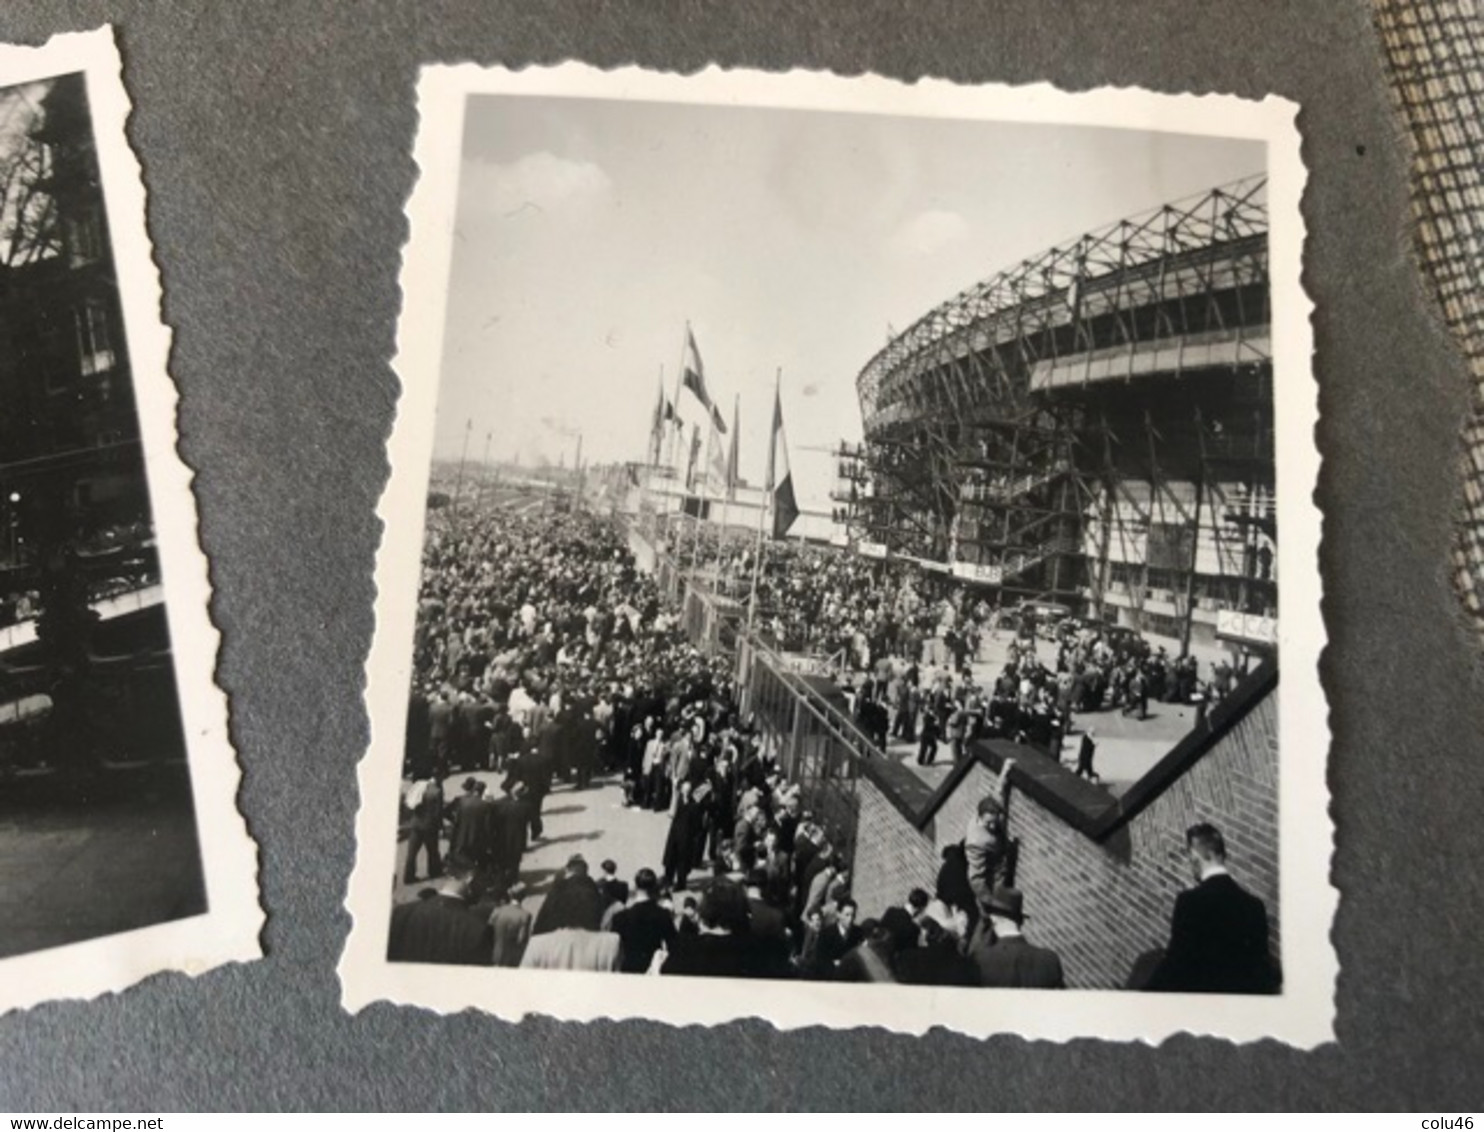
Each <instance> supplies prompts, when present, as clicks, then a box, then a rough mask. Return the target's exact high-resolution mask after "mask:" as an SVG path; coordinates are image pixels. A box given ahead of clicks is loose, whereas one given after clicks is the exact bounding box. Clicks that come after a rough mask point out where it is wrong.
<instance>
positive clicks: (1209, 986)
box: [1149, 822, 1283, 994]
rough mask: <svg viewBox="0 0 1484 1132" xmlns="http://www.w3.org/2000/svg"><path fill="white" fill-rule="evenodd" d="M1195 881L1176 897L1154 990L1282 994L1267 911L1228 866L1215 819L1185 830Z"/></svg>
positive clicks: (1152, 984) (1155, 975)
mask: <svg viewBox="0 0 1484 1132" xmlns="http://www.w3.org/2000/svg"><path fill="white" fill-rule="evenodd" d="M1185 845H1186V848H1187V850H1188V851H1189V853H1190V867H1191V872H1192V873H1193V875H1194V876H1195V878H1196V882H1197V883H1196V886H1195V887H1194V888H1190V889H1186V891H1184V892H1182V893H1181V894H1180V895H1179V896H1177V897H1176V898H1175V913H1174V916H1173V917H1172V918H1171V921H1170V942H1169V946H1167V947H1166V948H1165V957H1164V960H1163V961H1162V962H1161V963H1160V964H1159V966H1158V967H1157V968H1156V969H1155V971H1154V974H1153V976H1152V977H1151V979H1150V981H1149V989H1150V990H1160V991H1186V992H1207V993H1214V994H1277V993H1278V991H1279V990H1280V989H1281V987H1282V984H1283V980H1282V975H1281V974H1280V972H1279V970H1278V967H1277V965H1276V964H1275V963H1274V962H1273V959H1272V955H1271V953H1270V952H1269V950H1268V912H1267V908H1265V907H1264V906H1263V902H1262V901H1261V900H1259V899H1258V898H1257V897H1255V896H1253V895H1252V894H1251V893H1249V892H1247V891H1246V890H1244V889H1243V888H1242V886H1241V885H1239V884H1238V883H1237V882H1236V881H1235V880H1233V879H1232V877H1231V874H1230V873H1228V872H1227V871H1226V841H1225V839H1224V838H1223V837H1222V836H1221V831H1220V830H1219V829H1217V828H1216V827H1215V826H1214V825H1211V824H1209V823H1207V822H1201V823H1200V824H1199V825H1193V826H1191V827H1190V828H1189V829H1187V830H1186V831H1185Z"/></svg>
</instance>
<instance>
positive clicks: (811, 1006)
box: [341, 66, 1336, 1045]
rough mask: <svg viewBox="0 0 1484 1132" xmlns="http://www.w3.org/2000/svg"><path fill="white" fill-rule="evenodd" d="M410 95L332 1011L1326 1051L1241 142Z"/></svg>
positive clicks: (1282, 123) (1272, 296)
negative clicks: (347, 874) (471, 1011)
mask: <svg viewBox="0 0 1484 1132" xmlns="http://www.w3.org/2000/svg"><path fill="white" fill-rule="evenodd" d="M419 93H420V99H419V112H420V115H421V126H420V131H419V135H418V141H417V148H416V150H415V154H414V156H415V158H416V160H417V162H418V166H419V169H420V170H421V176H420V180H419V182H418V185H417V188H416V190H415V192H414V195H413V198H412V200H411V202H410V204H409V206H408V216H409V220H410V224H411V237H410V241H409V244H408V247H407V251H406V253H405V260H404V265H403V281H402V292H403V299H404V308H403V315H402V321H401V324H400V326H399V338H398V356H397V360H396V368H397V370H398V373H399V375H400V377H401V379H402V382H403V392H402V400H401V403H400V406H399V410H398V420H397V425H396V429H395V432H394V435H393V437H392V441H391V445H390V449H389V452H390V458H391V462H392V469H393V470H392V479H391V482H390V484H389V486H388V489H387V494H386V496H385V497H384V499H383V503H382V511H381V518H382V520H383V523H384V529H385V534H384V542H383V546H382V549H381V552H380V558H379V562H378V576H377V585H378V593H379V598H378V607H377V613H378V627H377V635H376V640H375V642H374V644H373V648H372V653H371V657H370V660H369V662H368V680H367V685H368V690H367V703H368V710H369V713H370V717H371V720H372V746H371V750H370V752H369V754H368V756H367V758H366V760H365V762H364V764H363V767H362V771H361V786H362V810H361V816H360V819H359V823H358V854H357V867H356V872H355V874H354V876H353V878H352V881H351V888H350V895H349V899H348V907H349V909H350V911H351V912H352V914H353V916H354V918H355V926H354V929H353V933H352V936H351V939H350V942H349V944H348V946H347V951H346V954H345V956H344V958H343V960H342V966H341V976H342V985H343V987H344V991H345V1001H346V1003H347V1005H348V1006H350V1007H351V1008H353V1009H355V1008H359V1007H360V1006H362V1005H365V1004H368V1003H370V1002H374V1001H378V1000H382V999H390V1000H393V1001H399V1002H411V1003H417V1004H420V1005H424V1006H431V1007H434V1008H436V1009H440V1010H458V1009H462V1008H465V1007H476V1008H479V1009H483V1010H487V1011H490V1012H493V1013H496V1014H499V1015H501V1016H504V1017H519V1016H520V1015H521V1014H523V1013H528V1012H535V1013H546V1014H552V1015H555V1016H557V1017H563V1018H594V1017H646V1018H654V1019H659V1020H666V1021H673V1022H678V1023H686V1022H717V1021H724V1020H727V1019H730V1018H737V1017H750V1016H757V1017H762V1018H766V1019H769V1020H772V1021H773V1022H774V1023H776V1024H777V1025H780V1026H799V1025H810V1024H823V1025H831V1026H850V1025H863V1024H869V1025H880V1026H886V1027H889V1028H893V1029H898V1030H904V1031H909V1032H921V1031H923V1030H925V1029H927V1028H929V1027H931V1026H934V1025H942V1026H947V1027H950V1028H954V1029H958V1030H961V1031H963V1032H967V1033H974V1034H987V1033H991V1032H997V1031H1010V1032H1018V1033H1021V1034H1024V1035H1026V1036H1028V1037H1052V1038H1069V1037H1075V1036H1102V1037H1142V1038H1147V1039H1150V1040H1157V1039H1159V1038H1162V1037H1164V1036H1167V1035H1168V1034H1170V1033H1175V1032H1179V1031H1191V1032H1198V1033H1212V1034H1217V1035H1220V1036H1225V1037H1229V1038H1233V1039H1237V1040H1253V1039H1257V1038H1263V1037H1276V1038H1279V1039H1281V1040H1285V1041H1289V1042H1293V1043H1295V1044H1301V1045H1313V1044H1315V1043H1317V1042H1319V1041H1322V1040H1325V1038H1326V1037H1327V1036H1328V1035H1329V1033H1330V1032H1331V1027H1332V1019H1333V1007H1332V999H1333V990H1334V978H1335V973H1336V971H1335V963H1334V957H1333V952H1332V949H1331V948H1330V945H1329V943H1328V932H1329V924H1330V917H1331V914H1332V911H1333V906H1334V894H1333V891H1332V890H1331V889H1330V888H1329V886H1328V882H1327V879H1326V877H1327V869H1328V853H1329V825H1328V817H1327V813H1326V805H1327V795H1326V793H1325V786H1324V765H1325V760H1326V757H1327V750H1328V736H1327V732H1326V729H1325V708H1324V701H1323V696H1322V693H1321V692H1320V690H1319V684H1318V673H1317V663H1318V656H1319V652H1320V649H1321V648H1322V645H1323V629H1322V624H1321V622H1320V620H1319V612H1318V598H1319V578H1318V559H1317V550H1318V535H1319V517H1318V512H1317V510H1316V509H1315V508H1314V505H1313V502H1312V492H1313V490H1314V486H1315V482H1316V477H1317V473H1318V456H1317V453H1316V452H1315V450H1314V447H1313V442H1312V427H1313V423H1314V420H1315V419H1316V400H1317V391H1316V387H1315V383H1314V380H1313V376H1312V373H1311V369H1310V364H1309V354H1310V346H1309V327H1308V313H1309V305H1308V302H1307V300H1306V299H1305V298H1304V295H1303V292H1302V290H1301V288H1300V286H1299V264H1300V252H1301V247H1302V239H1303V231H1302V225H1301V221H1300V218H1299V214H1298V198H1299V194H1300V192H1301V190H1302V184H1303V174H1302V167H1301V165H1300V164H1299V158H1298V135H1297V133H1296V131H1295V129H1294V107H1292V106H1291V105H1289V104H1286V103H1281V102H1278V101H1275V100H1268V101H1266V102H1264V103H1252V102H1244V101H1241V100H1238V99H1226V98H1206V99H1191V98H1183V97H1178V96H1165V95H1153V94H1148V93H1145V92H1141V91H1137V90H1122V91H1116V92H1114V91H1095V92H1090V93H1086V94H1077V95H1072V94H1064V93H1062V92H1059V91H1054V90H1051V89H1050V88H1041V87H1037V88H988V87H980V88H969V87H955V86H952V85H950V84H944V83H922V84H917V85H915V86H913V87H906V86H902V85H900V84H897V83H894V82H888V81H885V80H881V79H875V78H871V77H866V78H860V79H842V78H836V77H831V76H820V75H804V74H793V75H787V76H769V75H761V74H747V73H723V72H719V71H714V70H713V71H708V72H705V73H703V74H701V75H698V76H690V77H680V76H674V75H659V74H652V73H647V72H640V71H632V70H629V71H619V72H597V71H593V70H589V69H587V68H583V67H578V66H568V67H563V68H553V69H547V70H539V69H537V70H530V71H525V72H521V73H519V74H516V73H511V72H504V71H499V70H488V71H486V70H480V69H478V68H474V67H462V68H429V69H426V70H425V71H424V75H423V79H422V83H421V85H420V88H419ZM1280 533H1281V535H1282V541H1281V544H1280V537H1279V536H1280ZM1280 589H1281V591H1282V597H1283V607H1282V608H1283V612H1282V616H1281V617H1280V613H1279V608H1280V607H1279V594H1280ZM1280 658H1281V662H1282V669H1283V672H1284V680H1283V684H1282V689H1281V694H1280V686H1279V670H1280Z"/></svg>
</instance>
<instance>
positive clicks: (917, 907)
mask: <svg viewBox="0 0 1484 1132" xmlns="http://www.w3.org/2000/svg"><path fill="white" fill-rule="evenodd" d="M929 899H930V898H929V896H928V894H927V892H926V891H925V890H924V889H921V888H914V889H913V890H912V891H911V892H909V893H907V907H908V908H911V909H912V911H913V912H914V913H916V912H921V911H922V910H923V909H924V908H926V907H927V906H928V900H929Z"/></svg>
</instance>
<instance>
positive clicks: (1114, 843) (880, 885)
mask: <svg viewBox="0 0 1484 1132" xmlns="http://www.w3.org/2000/svg"><path fill="white" fill-rule="evenodd" d="M981 757H984V758H986V760H987V761H988V762H993V759H992V758H989V757H988V755H985V756H981ZM1035 757H1037V756H1034V755H1026V756H1025V760H1026V761H1027V762H1029V761H1030V760H1032V759H1033V758H1035ZM1044 762H1045V763H1047V764H1049V765H1048V767H1043V768H1039V769H1040V771H1041V773H1042V775H1043V777H1054V776H1055V775H1056V774H1058V773H1064V772H1061V771H1059V770H1058V769H1057V768H1056V767H1055V764H1052V763H1051V760H1049V759H1046V760H1044ZM1277 765H1278V754H1277V697H1276V696H1275V695H1273V694H1268V695H1266V696H1264V697H1263V698H1262V699H1261V700H1260V701H1258V702H1257V703H1256V704H1255V705H1254V706H1253V708H1252V709H1251V710H1250V711H1248V712H1247V713H1246V714H1245V715H1243V716H1242V717H1241V719H1240V720H1238V721H1237V722H1236V723H1235V724H1234V725H1233V726H1232V727H1231V729H1230V730H1228V731H1227V732H1226V733H1225V734H1224V735H1222V736H1221V737H1220V738H1219V739H1217V740H1216V741H1215V742H1214V744H1212V745H1211V746H1210V747H1209V749H1207V750H1205V751H1204V753H1203V754H1201V755H1200V757H1199V758H1198V759H1197V760H1196V761H1194V762H1193V763H1192V764H1190V765H1188V766H1186V767H1184V768H1183V769H1182V770H1181V772H1180V773H1179V774H1178V775H1177V776H1175V777H1174V778H1173V779H1172V780H1171V781H1170V782H1168V784H1167V785H1166V786H1165V787H1164V788H1163V789H1162V790H1161V791H1160V792H1159V793H1158V794H1157V795H1156V796H1154V798H1153V800H1152V801H1150V802H1148V804H1147V805H1146V806H1145V807H1144V808H1143V809H1142V810H1140V811H1139V812H1137V813H1136V814H1135V815H1134V816H1133V817H1132V818H1130V819H1128V820H1127V822H1126V823H1122V824H1119V825H1118V826H1117V827H1116V828H1115V829H1114V831H1113V832H1112V833H1111V834H1108V835H1106V836H1104V837H1103V838H1102V840H1094V838H1093V837H1091V836H1089V835H1088V833H1087V832H1086V831H1084V830H1083V829H1081V828H1078V826H1077V825H1076V824H1075V823H1074V822H1072V821H1069V820H1068V818H1067V816H1066V814H1065V813H1064V812H1056V811H1055V810H1054V809H1053V808H1050V807H1048V805H1047V804H1046V802H1045V801H1043V800H1038V798H1037V797H1036V796H1034V795H1033V793H1029V792H1027V791H1026V790H1024V789H1013V790H1012V797H1011V802H1010V834H1011V836H1012V837H1014V838H1016V839H1017V840H1018V841H1019V842H1020V854H1019V860H1018V866H1017V875H1016V883H1017V884H1018V886H1019V887H1020V888H1021V890H1022V891H1023V892H1024V893H1025V900H1026V912H1027V914H1028V916H1029V917H1030V918H1029V921H1028V923H1027V928H1026V931H1027V935H1029V936H1030V938H1031V939H1032V940H1033V941H1035V942H1037V943H1040V944H1043V945H1045V946H1047V947H1050V948H1052V949H1053V950H1055V951H1056V952H1057V953H1058V954H1060V956H1061V958H1062V963H1063V966H1064V968H1065V970H1066V975H1067V981H1068V983H1069V984H1070V985H1072V986H1075V987H1121V986H1123V985H1124V983H1125V982H1126V980H1127V978H1128V975H1129V972H1130V970H1131V969H1132V967H1133V964H1134V962H1135V960H1136V959H1137V958H1138V956H1139V955H1140V954H1141V953H1142V952H1144V951H1147V950H1149V949H1150V948H1154V947H1161V946H1163V945H1164V943H1165V941H1166V940H1167V938H1168V935H1169V923H1170V913H1171V911H1172V909H1173V907H1174V902H1175V897H1176V895H1178V893H1179V892H1180V891H1181V890H1183V889H1184V888H1186V887H1187V886H1188V885H1189V884H1190V883H1191V878H1190V876H1189V873H1188V870H1187V865H1186V858H1185V843H1184V834H1185V830H1186V828H1187V827H1188V826H1190V825H1193V824H1194V823H1196V822H1199V821H1209V822H1212V823H1213V824H1215V825H1216V826H1217V827H1218V828H1219V829H1220V830H1221V831H1222V833H1223V834H1224V835H1225V837H1226V842H1227V852H1228V866H1229V868H1230V870H1231V872H1232V875H1233V876H1234V877H1235V878H1236V879H1237V881H1238V882H1239V883H1240V884H1241V885H1242V886H1243V887H1245V888H1246V889H1247V890H1248V891H1249V892H1252V893H1253V894H1254V895H1256V896H1258V897H1259V898H1260V899H1261V900H1262V901H1263V902H1264V903H1265V904H1266V905H1267V908H1268V916H1269V923H1270V926H1271V928H1270V930H1271V934H1272V944H1273V949H1274V954H1275V955H1276V954H1280V952H1279V950H1278V944H1279V925H1278V919H1277V911H1278V870H1277V844H1278V834H1277V802H1278V793H1277ZM996 779H997V774H996V770H995V767H994V766H992V765H986V763H985V762H977V761H976V762H975V763H974V764H973V765H972V766H971V767H969V768H968V769H967V772H966V773H964V774H963V776H962V778H960V779H959V780H958V781H957V783H956V784H955V785H953V786H952V787H951V789H950V791H949V793H947V794H946V796H943V797H939V798H937V799H935V800H934V803H933V805H934V809H933V811H932V817H931V819H930V820H927V821H926V822H922V823H916V822H914V821H913V820H912V819H911V818H910V817H909V816H908V814H906V813H904V812H903V807H901V806H899V805H896V804H894V803H893V801H892V799H891V798H890V797H889V796H888V793H887V792H886V791H885V790H883V789H882V788H881V786H880V785H878V784H877V783H874V782H871V781H868V780H862V781H861V783H860V789H859V796H860V836H859V839H858V841H857V844H856V852H855V882H854V888H855V892H856V897H857V899H858V900H859V901H860V905H861V914H862V915H863V916H876V915H879V914H880V913H881V911H882V910H883V909H885V908H886V907H888V906H889V905H891V904H898V903H901V902H902V900H903V899H904V898H905V896H906V894H907V892H908V891H909V890H910V889H911V888H912V887H914V886H921V887H924V888H927V889H929V890H931V888H932V886H933V882H934V880H935V879H936V876H937V869H938V863H939V859H940V853H941V850H942V848H943V847H944V846H945V845H948V844H951V843H953V842H955V841H958V840H959V839H961V838H962V837H963V834H964V829H965V827H966V825H967V822H968V819H969V815H970V814H971V813H972V812H973V811H974V809H975V807H976V806H977V804H978V801H979V799H980V798H982V797H983V796H984V795H985V794H987V793H989V792H991V791H992V790H994V789H995V785H996Z"/></svg>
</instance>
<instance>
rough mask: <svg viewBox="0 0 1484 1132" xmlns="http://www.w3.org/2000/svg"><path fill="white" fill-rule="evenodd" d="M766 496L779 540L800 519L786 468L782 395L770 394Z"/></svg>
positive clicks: (775, 533) (775, 534) (776, 536)
mask: <svg viewBox="0 0 1484 1132" xmlns="http://www.w3.org/2000/svg"><path fill="white" fill-rule="evenodd" d="M768 493H769V494H770V495H771V496H772V500H773V537H774V538H782V537H783V536H784V535H786V534H788V528H789V527H791V526H793V525H794V520H795V519H797V518H798V517H799V504H798V501H797V500H795V498H794V477H793V473H792V472H791V471H790V470H789V466H788V438H787V437H786V436H785V435H784V432H783V396H782V394H781V393H779V392H778V390H776V389H775V390H774V391H773V442H772V444H771V445H770V446H769V447H768Z"/></svg>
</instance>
